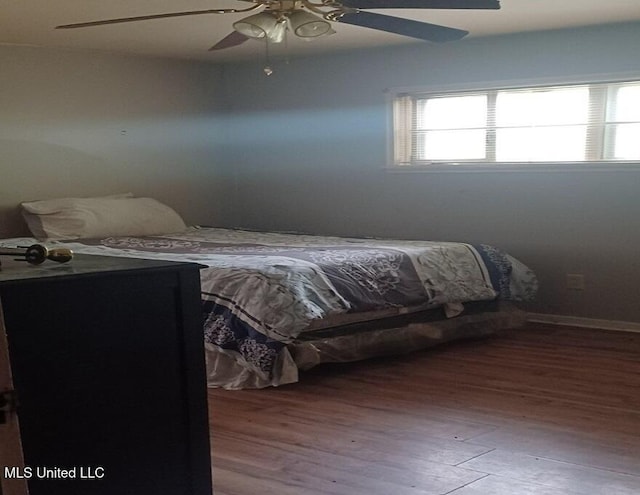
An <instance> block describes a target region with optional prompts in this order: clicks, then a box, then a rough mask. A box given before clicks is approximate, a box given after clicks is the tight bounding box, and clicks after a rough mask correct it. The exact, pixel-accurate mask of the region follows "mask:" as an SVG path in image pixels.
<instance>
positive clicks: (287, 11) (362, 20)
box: [56, 0, 500, 50]
mask: <svg viewBox="0 0 640 495" xmlns="http://www.w3.org/2000/svg"><path fill="white" fill-rule="evenodd" d="M240 1H243V2H248V3H251V4H252V5H251V6H248V7H247V8H240V9H208V10H192V11H183V12H168V13H164V14H151V15H143V16H136V17H122V18H117V19H105V20H100V21H89V22H80V23H74V24H64V25H60V26H56V29H75V28H84V27H92V26H103V25H108V24H120V23H125V22H138V21H147V20H152V19H166V18H169V17H184V16H192V15H203V14H232V13H233V14H235V13H241V12H251V11H258V10H259V12H258V13H256V14H253V15H250V16H249V17H245V18H243V19H240V20H239V21H236V22H234V23H233V28H234V31H233V32H232V33H231V34H229V35H227V36H226V37H225V38H223V39H222V40H220V41H219V42H218V43H216V44H215V45H214V46H212V47H211V48H210V49H209V50H221V49H224V48H230V47H233V46H237V45H240V44H242V43H244V42H245V41H247V40H249V39H252V38H253V39H263V40H266V41H268V42H272V43H278V42H280V41H282V40H284V39H285V36H286V33H287V32H292V33H293V34H294V35H295V36H297V37H299V38H304V39H311V38H317V37H320V36H326V35H330V34H334V33H335V31H334V30H333V29H332V27H331V22H341V23H344V24H352V25H354V26H362V27H368V28H371V29H377V30H380V31H387V32H389V33H395V34H400V35H403V36H408V37H411V38H417V39H421V40H426V41H434V42H445V41H454V40H459V39H461V38H463V37H465V36H466V35H467V34H469V33H468V31H464V30H462V29H456V28H451V27H447V26H440V25H437V24H430V23H428V22H419V21H414V20H411V19H405V18H400V17H393V16H389V15H383V14H378V13H373V12H367V10H368V9H499V8H500V2H499V0H317V1H313V0H240Z"/></svg>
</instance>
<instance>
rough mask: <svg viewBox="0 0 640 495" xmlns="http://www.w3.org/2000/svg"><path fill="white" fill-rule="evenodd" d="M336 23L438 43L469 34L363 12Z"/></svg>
mask: <svg viewBox="0 0 640 495" xmlns="http://www.w3.org/2000/svg"><path fill="white" fill-rule="evenodd" d="M336 21H338V22H343V23H345V24H353V25H354V26H362V27H368V28H371V29H379V30H380V31H387V32H388V33H395V34H402V35H403V36H409V37H411V38H418V39H421V40H426V41H435V42H438V43H440V42H444V41H455V40H459V39H462V38H464V37H465V36H466V35H467V34H469V31H464V30H462V29H455V28H450V27H446V26H439V25H437V24H429V23H428V22H418V21H413V20H411V19H402V18H400V17H392V16H390V15H382V14H374V13H373V12H363V11H360V12H355V13H347V14H344V15H342V16H341V17H339V18H337V19H336Z"/></svg>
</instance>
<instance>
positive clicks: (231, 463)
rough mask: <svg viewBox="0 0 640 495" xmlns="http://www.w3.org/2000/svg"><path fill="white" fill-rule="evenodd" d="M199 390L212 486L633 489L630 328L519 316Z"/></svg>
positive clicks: (284, 494) (486, 494)
mask: <svg viewBox="0 0 640 495" xmlns="http://www.w3.org/2000/svg"><path fill="white" fill-rule="evenodd" d="M209 397H210V399H209V407H210V417H211V429H212V450H213V469H214V483H215V494H216V495H257V494H260V495H271V494H273V495H276V494H277V495H306V494H334V495H405V494H406V495H408V494H411V495H426V494H429V495H432V494H433V495H435V494H455V495H627V494H628V495H632V494H633V495H638V494H640V334H633V333H616V332H604V331H593V330H585V329H575V328H573V329H572V328H562V327H551V326H543V325H531V326H529V327H527V328H526V329H523V330H518V331H516V332H509V333H506V334H504V335H501V336H498V337H492V338H489V339H485V340H480V341H471V342H463V343H456V344H451V345H446V346H443V347H439V348H436V349H431V350H427V351H421V352H417V353H414V354H411V355H409V356H404V357H400V358H398V357H396V358H385V359H376V360H370V361H366V362H360V363H353V364H348V365H325V366H322V367H318V368H316V369H314V370H311V371H309V372H307V373H305V374H304V375H303V376H302V378H301V382H300V383H298V384H294V385H288V386H284V387H281V388H271V389H265V390H256V391H225V390H219V389H213V390H211V391H210V394H209Z"/></svg>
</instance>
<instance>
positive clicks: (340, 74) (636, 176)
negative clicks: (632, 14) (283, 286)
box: [221, 24, 640, 322]
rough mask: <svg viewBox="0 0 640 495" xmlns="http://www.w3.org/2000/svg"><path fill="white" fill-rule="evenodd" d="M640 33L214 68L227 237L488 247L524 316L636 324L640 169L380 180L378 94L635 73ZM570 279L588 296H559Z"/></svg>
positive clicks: (388, 176)
mask: <svg viewBox="0 0 640 495" xmlns="http://www.w3.org/2000/svg"><path fill="white" fill-rule="evenodd" d="M638 47H640V25H638V24H627V25H615V26H601V27H593V28H586V29H576V30H567V31H557V32H546V33H529V34H520V35H512V36H503V37H495V38H484V39H478V40H473V39H471V40H468V41H463V42H460V43H452V44H446V45H428V44H425V45H422V44H419V45H412V46H407V47H401V48H393V49H386V50H374V51H368V52H358V53H354V54H343V55H337V56H336V55H333V56H326V57H319V58H314V59H293V60H291V62H290V63H289V64H285V63H279V64H276V65H275V68H276V72H275V73H274V74H273V75H272V76H270V77H265V76H264V75H263V74H262V73H261V71H260V69H261V68H260V67H259V66H258V65H257V64H256V63H255V61H252V62H251V63H247V64H237V65H227V66H225V67H224V68H223V71H224V72H223V79H224V94H225V96H226V101H227V106H226V108H225V113H224V114H221V117H223V120H224V132H225V135H224V141H225V145H224V147H223V148H221V153H222V155H221V156H222V162H223V164H224V166H223V167H222V168H223V169H224V170H226V175H227V176H232V175H234V174H235V178H236V181H235V187H234V188H233V190H232V191H228V194H227V195H226V200H227V201H228V203H227V205H226V208H225V211H231V212H233V214H232V215H231V216H228V217H226V218H225V221H224V224H226V225H235V226H244V227H249V228H255V229H276V230H294V231H305V232H312V233H322V234H344V235H364V236H388V237H399V238H425V239H440V240H460V241H468V242H486V243H491V244H495V245H497V246H500V247H502V248H504V249H506V250H507V251H509V252H511V253H512V254H514V255H515V256H516V257H518V258H520V259H521V260H522V261H524V262H525V263H527V264H528V265H529V266H531V267H532V268H533V269H534V270H535V271H536V272H537V273H538V275H539V278H540V282H541V292H540V297H539V299H538V301H537V302H536V303H535V304H532V305H529V306H528V309H530V310H532V311H538V312H543V313H554V314H562V315H573V316H581V317H591V318H605V319H611V320H627V321H635V322H640V304H638V297H637V293H638V291H637V281H638V280H639V279H640V256H639V255H638V249H637V246H638V245H640V225H639V222H638V211H639V207H640V167H639V168H638V169H636V170H633V171H624V172H622V171H609V172H593V171H589V172H487V173H468V174H460V173H408V174H407V173H389V172H387V171H385V170H384V169H383V167H384V165H385V161H386V139H387V138H386V124H387V120H386V119H387V108H386V100H385V89H386V88H393V87H402V86H424V85H447V84H459V83H473V82H478V83H479V84H480V85H482V83H483V82H499V81H505V80H530V79H540V78H565V79H566V80H567V82H570V81H572V80H574V79H576V78H580V79H582V78H584V77H585V76H588V75H590V74H596V75H602V74H609V73H620V72H629V71H632V72H635V73H636V74H637V75H638V76H639V77H640V55H639V53H640V51H639V50H638ZM567 273H582V274H584V275H585V280H586V290H585V291H583V292H572V291H568V290H567V289H566V286H565V276H566V274H567Z"/></svg>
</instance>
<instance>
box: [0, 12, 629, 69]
mask: <svg viewBox="0 0 640 495" xmlns="http://www.w3.org/2000/svg"><path fill="white" fill-rule="evenodd" d="M501 5H502V8H501V9H500V10H448V11H447V10H406V9H402V10H377V11H374V12H377V13H381V14H388V15H394V16H397V17H407V18H411V19H415V20H419V21H426V22H431V23H434V24H443V25H446V26H450V27H456V28H461V29H466V30H468V31H470V33H471V34H470V36H472V37H473V36H486V35H491V34H500V33H513V32H519V31H538V30H545V29H556V28H563V27H574V26H586V25H593V24H607V23H615V22H625V21H633V20H640V0H501ZM246 6H247V3H246V2H241V1H236V0H135V1H132V0H49V1H47V0H0V45H35V46H47V47H63V48H70V49H78V48H79V49H92V50H107V51H115V52H125V53H132V54H141V55H151V56H162V57H174V58H186V59H201V60H209V61H212V62H222V61H229V60H238V59H242V58H247V57H253V56H256V55H261V54H263V52H264V43H262V42H260V41H254V40H249V41H248V42H246V43H244V44H243V45H241V46H238V47H234V48H229V49H226V50H221V51H216V52H209V51H208V48H209V47H211V46H212V45H213V44H215V43H216V42H217V41H219V40H220V39H222V38H223V37H224V36H226V35H227V34H229V33H230V32H231V30H232V28H231V24H232V23H233V22H234V21H236V20H237V19H240V18H242V17H245V16H247V15H248V14H223V15H199V16H190V17H178V18H170V19H160V20H150V21H142V22H136V23H126V24H114V25H108V26H98V27H88V28H83V29H72V30H55V29H54V27H55V26H56V25H59V24H70V23H76V22H84V21H94V20H102V19H109V18H116V17H130V16H138V15H148V14H158V13H165V12H177V11H183V10H189V11H191V10H205V9H215V8H246ZM334 29H335V30H336V31H337V34H335V35H333V36H329V37H325V38H319V39H317V40H315V41H312V42H302V41H299V40H295V39H291V38H293V37H292V36H290V37H289V42H288V46H287V48H286V50H287V53H289V54H301V53H308V54H313V53H321V52H328V51H335V50H340V49H348V48H360V47H374V46H384V45H392V44H400V43H407V42H412V40H411V39H410V38H406V37H404V36H399V35H393V34H388V33H384V32H381V31H375V30H372V29H367V28H363V27H356V26H350V25H345V24H340V23H336V24H334ZM413 42H416V43H424V42H423V41H417V40H413ZM274 50H275V53H276V54H283V53H284V50H285V48H284V47H283V46H276V47H275V49H274Z"/></svg>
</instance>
